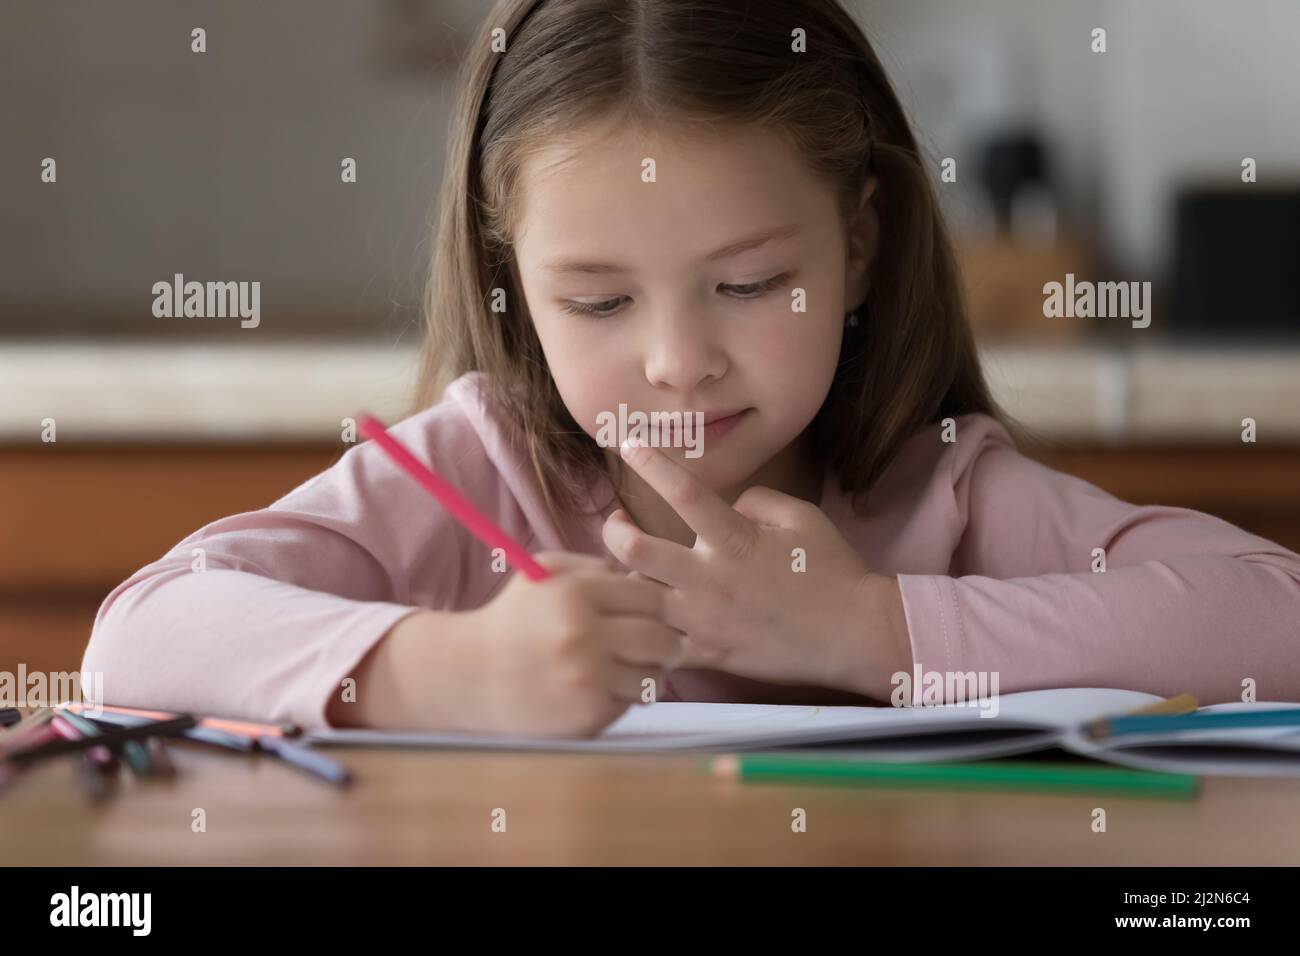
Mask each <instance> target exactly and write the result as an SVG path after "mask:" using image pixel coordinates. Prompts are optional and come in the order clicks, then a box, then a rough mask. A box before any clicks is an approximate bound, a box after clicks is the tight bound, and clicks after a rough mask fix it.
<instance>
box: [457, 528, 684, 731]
mask: <svg viewBox="0 0 1300 956" xmlns="http://www.w3.org/2000/svg"><path fill="white" fill-rule="evenodd" d="M537 561H538V563H539V564H541V565H542V566H543V567H545V568H546V569H547V570H548V571H552V572H554V573H553V574H552V576H551V577H549V578H547V579H546V580H544V581H530V580H529V579H528V578H526V577H525V576H524V575H522V574H516V575H515V576H514V577H513V578H511V579H510V581H508V582H507V583H506V585H505V587H503V588H502V589H501V591H500V592H498V593H497V595H496V596H495V597H494V598H493V599H492V600H491V601H489V602H488V603H487V604H485V605H483V606H482V607H480V608H478V609H476V610H474V611H470V612H467V613H468V617H467V622H466V628H465V630H464V631H463V632H462V633H463V634H464V635H465V636H466V640H464V641H463V642H462V646H463V647H464V655H465V658H464V661H463V664H464V667H465V669H464V670H463V671H462V673H463V674H464V678H465V680H466V681H467V682H469V683H470V684H471V685H472V686H473V692H474V693H473V697H474V702H473V704H472V705H469V706H471V708H472V709H473V711H474V715H473V717H472V721H471V722H472V723H473V724H474V725H475V727H476V728H477V729H479V730H481V731H488V732H493V733H502V734H523V735H528V736H536V737H551V736H562V737H568V736H584V737H585V736H591V735H593V734H596V733H598V732H599V731H600V730H602V729H603V728H604V727H605V726H606V725H608V724H609V723H611V722H612V721H614V720H615V719H616V718H618V717H619V716H620V715H622V713H623V712H624V711H625V710H627V708H628V705H629V704H632V703H639V702H641V701H642V700H643V699H644V694H645V688H646V687H647V685H646V684H645V683H644V681H645V680H646V679H647V678H649V679H650V680H653V681H654V682H655V684H654V686H655V687H656V688H658V687H662V686H663V675H664V671H665V670H666V669H668V668H669V667H673V666H676V665H677V662H678V661H679V659H680V658H681V655H682V651H683V640H682V635H681V634H680V633H678V632H677V631H676V630H674V629H673V628H671V627H668V626H667V625H666V624H664V623H663V620H662V614H663V593H662V589H661V588H660V586H659V585H657V584H655V583H654V582H653V581H646V580H644V579H640V578H636V577H633V576H631V575H628V574H627V573H625V572H623V571H617V570H614V569H612V568H611V567H610V566H609V565H608V564H606V563H605V562H604V561H603V560H601V559H600V558H595V557H592V556H590V555H583V554H573V553H569V552H563V551H560V552H544V553H542V554H539V555H537ZM434 639H436V635H435V636H434ZM657 693H658V691H657V690H656V691H655V694H656V695H657Z"/></svg>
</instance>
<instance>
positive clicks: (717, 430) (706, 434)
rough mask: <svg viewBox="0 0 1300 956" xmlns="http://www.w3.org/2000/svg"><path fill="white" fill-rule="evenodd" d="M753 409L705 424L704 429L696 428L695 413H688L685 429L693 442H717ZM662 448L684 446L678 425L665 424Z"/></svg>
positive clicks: (661, 432) (660, 439)
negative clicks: (678, 431) (678, 432)
mask: <svg viewBox="0 0 1300 956" xmlns="http://www.w3.org/2000/svg"><path fill="white" fill-rule="evenodd" d="M752 411H753V409H752V408H742V409H741V410H740V411H738V412H735V413H734V414H731V415H728V416H727V417H726V418H717V419H714V420H713V421H711V422H707V423H705V425H704V427H703V428H697V427H696V420H695V419H694V418H693V417H687V416H693V415H694V414H695V413H694V412H686V413H684V415H683V418H684V419H685V421H684V423H683V424H684V429H683V430H685V431H686V432H687V433H688V434H690V435H692V436H693V439H692V440H693V442H696V443H700V442H702V440H708V441H717V440H718V439H720V438H722V437H723V436H724V435H726V434H727V433H728V432H730V431H731V430H732V429H733V428H735V427H736V426H737V425H739V424H740V423H741V422H742V421H743V420H744V419H745V416H747V415H748V414H749V413H750V412H752ZM659 443H660V447H667V448H677V447H680V446H681V445H682V444H683V438H682V436H679V435H678V434H677V428H676V425H675V424H674V423H672V422H666V423H664V425H663V427H662V429H661V431H660V433H659Z"/></svg>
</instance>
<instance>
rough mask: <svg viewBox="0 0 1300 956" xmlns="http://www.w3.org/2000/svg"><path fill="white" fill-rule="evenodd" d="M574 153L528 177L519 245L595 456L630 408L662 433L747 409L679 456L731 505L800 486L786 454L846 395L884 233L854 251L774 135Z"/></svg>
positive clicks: (624, 137) (540, 316)
mask: <svg viewBox="0 0 1300 956" xmlns="http://www.w3.org/2000/svg"><path fill="white" fill-rule="evenodd" d="M575 141H576V142H579V143H581V145H580V146H579V147H577V148H575V147H574V146H573V145H572V143H568V144H566V145H557V146H552V147H548V148H547V149H545V150H544V151H542V152H541V153H537V154H534V155H533V157H532V158H531V160H530V161H529V163H528V164H527V165H526V166H525V169H524V171H523V177H522V181H523V183H524V186H523V195H522V196H521V197H520V200H521V202H522V206H521V218H520V220H519V229H518V233H517V234H516V235H515V237H514V240H515V242H514V244H515V254H516V263H517V268H518V277H519V280H520V282H521V284H522V287H523V290H524V295H525V297H526V298H527V301H528V308H529V311H530V312H531V314H532V317H533V322H534V324H535V326H536V329H537V335H538V338H539V340H540V342H541V345H542V348H543V350H544V352H545V354H546V360H547V363H548V364H549V366H550V370H551V374H552V376H553V377H554V379H555V382H556V385H557V387H558V390H559V392H560V395H561V397H562V398H563V400H564V403H565V405H566V406H567V407H568V409H569V412H570V414H572V415H573V417H574V420H575V421H577V422H578V423H579V424H580V425H581V426H582V428H583V429H584V430H585V431H586V432H587V433H588V434H589V435H591V436H592V438H593V439H595V438H597V437H598V433H599V432H600V428H601V424H602V422H603V421H613V422H615V423H617V422H618V421H619V405H620V403H622V404H624V405H626V406H627V413H628V414H630V413H632V412H634V411H641V412H644V413H646V414H647V416H648V415H649V413H652V412H674V411H677V412H688V413H689V412H705V413H706V417H708V418H712V417H713V415H715V414H718V413H724V414H725V413H727V412H731V411H738V410H746V411H745V413H744V414H743V415H742V416H741V417H740V418H739V419H737V420H736V422H735V423H734V426H733V427H731V428H730V430H729V431H727V432H726V433H725V434H716V432H717V430H716V429H710V430H709V431H706V432H705V433H704V434H703V436H702V440H701V436H699V435H698V434H697V435H696V440H697V441H699V442H700V444H699V445H698V446H697V448H698V450H691V449H688V448H684V447H672V448H669V449H668V454H670V455H671V456H672V457H673V458H674V459H676V460H677V461H678V462H679V463H680V464H682V465H683V466H685V467H686V468H688V469H689V470H690V471H692V472H693V473H694V474H695V475H696V476H697V477H699V478H701V479H702V480H703V481H704V482H705V483H706V484H707V485H709V486H710V487H711V488H713V489H715V490H718V491H722V490H724V489H731V488H736V487H743V486H744V485H745V484H746V481H747V479H750V478H753V477H754V476H755V475H756V473H759V472H760V471H761V472H762V475H768V474H771V473H772V472H773V471H774V470H775V471H776V472H777V473H783V474H789V473H790V472H789V470H788V466H789V462H786V463H785V467H782V463H781V459H782V457H783V453H784V457H789V455H791V454H793V453H795V452H796V451H797V448H798V446H797V445H795V444H794V441H795V439H796V438H798V437H799V436H800V435H801V434H802V433H803V431H804V429H805V428H806V427H807V426H808V424H809V423H810V422H811V421H812V419H813V417H814V416H815V415H816V413H817V411H818V409H819V408H820V407H821V405H822V401H823V400H824V399H825V397H826V394H827V392H828V390H829V389H830V384H831V379H832V376H833V375H834V372H835V366H836V363H837V361H838V359H839V354H840V345H841V341H842V336H843V333H844V315H845V312H846V311H848V309H849V308H852V307H853V306H854V305H856V304H857V303H858V302H859V301H860V300H861V295H862V286H861V282H862V278H863V276H864V274H865V270H866V266H867V264H868V262H869V259H870V256H869V252H870V251H871V247H872V245H873V244H874V231H873V230H868V231H866V232H865V233H863V235H864V236H865V237H866V239H865V240H864V241H861V242H860V241H857V240H854V241H850V236H853V235H854V234H855V233H854V232H853V231H850V232H846V230H845V227H844V225H843V223H842V221H841V218H840V215H839V212H838V210H837V208H836V203H835V197H834V195H833V193H832V192H831V190H830V189H829V188H828V187H826V186H824V185H823V184H822V183H821V182H820V181H818V180H817V179H815V178H813V177H812V176H811V175H810V174H809V173H808V172H807V171H806V170H805V169H804V167H803V166H802V164H801V162H800V160H799V157H798V154H797V153H796V152H795V151H794V150H793V148H792V147H790V146H789V145H787V144H786V142H785V141H784V140H783V139H781V138H780V137H779V136H778V135H776V134H774V133H771V132H768V131H764V130H759V129H746V130H743V131H728V132H725V133H724V132H717V133H714V134H712V135H711V136H708V137H702V136H701V135H698V134H692V135H691V136H690V137H689V138H686V137H683V136H681V135H678V136H671V135H667V134H663V135H658V134H657V135H653V136H647V135H645V134H637V133H633V132H632V131H631V130H630V129H625V128H623V127H620V126H615V127H613V128H612V129H611V130H609V131H608V132H605V133H603V134H598V135H593V136H592V137H590V138H578V139H576V140H575ZM651 160H653V166H652V165H651V163H650V162H649V161H651ZM869 196H870V189H868V191H867V192H866V193H865V194H864V208H866V207H865V200H866V199H869ZM872 221H873V222H874V219H873V220H872ZM797 290H802V296H798V295H797V294H796V291H797ZM800 307H801V308H802V309H804V310H805V311H799V310H798V309H799V308H800ZM570 310H572V311H570ZM602 413H603V414H602ZM614 428H615V433H617V428H618V426H617V424H615V426H614ZM608 431H609V429H606V432H607V433H608ZM617 437H618V439H621V438H622V437H623V436H622V435H618V436H617ZM683 437H685V436H678V440H677V444H678V445H681V439H682V438H683ZM688 451H690V454H688V453H687V452H688ZM616 454H617V448H611V449H609V450H607V451H606V457H607V458H610V457H612V456H613V455H616ZM762 475H760V477H761V476H762Z"/></svg>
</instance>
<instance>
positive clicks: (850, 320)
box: [844, 312, 858, 329]
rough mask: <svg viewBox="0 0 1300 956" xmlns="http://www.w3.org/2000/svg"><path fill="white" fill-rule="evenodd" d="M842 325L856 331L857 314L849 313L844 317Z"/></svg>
mask: <svg viewBox="0 0 1300 956" xmlns="http://www.w3.org/2000/svg"><path fill="white" fill-rule="evenodd" d="M844 324H845V325H846V326H848V327H849V328H851V329H856V328H857V327H858V313H857V312H850V313H849V314H848V315H846V316H845V317H844Z"/></svg>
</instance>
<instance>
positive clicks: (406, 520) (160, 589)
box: [82, 412, 481, 727]
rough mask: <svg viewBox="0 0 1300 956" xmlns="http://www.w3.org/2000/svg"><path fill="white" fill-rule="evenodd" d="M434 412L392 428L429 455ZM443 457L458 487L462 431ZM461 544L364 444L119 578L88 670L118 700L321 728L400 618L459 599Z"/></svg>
mask: <svg viewBox="0 0 1300 956" xmlns="http://www.w3.org/2000/svg"><path fill="white" fill-rule="evenodd" d="M431 416H432V417H437V416H436V415H435V414H434V413H433V412H425V413H422V414H421V416H417V418H418V419H423V420H424V426H423V427H422V426H421V424H420V422H419V421H418V420H417V419H407V420H406V421H404V422H402V423H399V424H398V425H396V426H394V427H393V429H392V432H393V434H394V435H396V436H397V437H398V439H399V440H401V441H402V442H403V443H405V444H407V446H408V447H410V448H411V450H412V452H413V453H414V454H415V455H416V456H417V457H418V458H420V459H421V460H422V461H425V462H426V463H428V462H430V460H431V454H430V450H431V449H430V445H431V444H432V443H433V442H432V439H431V438H430V437H429V433H430V432H432V431H433V429H432V428H431V422H430V417H431ZM444 434H445V431H444ZM439 451H440V452H441V454H439V455H438V464H437V465H436V467H440V468H442V469H444V472H443V473H444V474H446V475H447V476H448V477H449V479H451V480H452V481H453V482H455V481H457V480H464V479H463V476H462V475H461V474H460V472H459V470H458V469H456V468H455V467H454V465H455V463H456V462H457V461H458V460H460V459H462V458H464V457H465V455H466V451H465V448H464V447H463V443H457V439H456V438H455V437H454V436H453V438H452V439H450V440H449V443H448V444H445V445H443V446H441V447H440V448H439ZM479 457H480V458H481V456H479ZM463 546H464V538H463V532H462V531H461V529H460V527H459V525H456V524H455V522H454V521H452V520H451V519H450V518H449V517H447V515H446V513H445V512H444V511H443V510H442V509H441V508H439V507H437V506H436V503H435V502H433V501H432V499H430V498H428V496H427V494H426V493H425V492H424V491H423V490H422V489H421V488H420V487H419V486H418V485H417V484H416V483H415V482H414V481H412V480H411V479H410V478H409V477H407V476H406V474H405V473H403V472H401V471H399V470H398V469H397V467H396V466H394V465H393V464H392V463H391V462H390V461H389V460H388V459H387V458H386V457H384V455H383V452H382V450H380V449H378V448H376V447H374V446H373V445H372V444H370V443H366V444H364V445H359V446H356V447H354V448H351V449H349V450H348V451H347V452H346V453H345V454H344V455H343V457H342V458H341V459H340V460H339V461H338V462H336V463H335V464H334V465H333V466H332V467H330V468H329V469H327V470H326V471H324V472H322V473H321V474H319V475H317V476H315V477H314V478H312V479H311V480H309V481H307V482H305V483H304V484H303V485H301V486H299V487H298V488H296V489H294V490H293V491H292V492H290V493H289V494H288V495H286V496H285V497H283V498H281V499H280V500H279V501H276V502H275V503H273V504H271V505H270V506H268V507H266V508H264V509H261V510H259V511H252V512H248V513H244V514H236V515H231V516H229V517H226V518H222V519H220V520H218V521H215V522H213V523H211V524H209V525H207V526H206V527H204V528H201V529H200V530H198V531H196V532H194V533H193V534H191V535H190V536H189V537H187V538H185V539H184V540H183V541H181V542H180V543H179V544H177V545H176V546H175V547H174V548H172V549H171V551H169V552H168V553H167V554H166V555H164V556H163V557H162V558H160V559H159V560H157V561H155V562H153V563H152V564H149V565H147V566H146V567H144V568H142V569H140V570H139V571H137V572H136V573H135V574H133V575H132V576H131V577H130V578H128V579H127V580H126V581H124V582H122V583H121V584H120V585H118V586H117V587H116V588H115V589H114V590H113V591H112V592H111V593H110V594H109V595H108V596H107V598H106V599H105V600H104V602H103V604H102V605H101V607H100V609H99V613H98V615H97V616H96V619H95V624H94V628H93V631H92V634H91V638H90V643H89V646H88V647H87V649H86V654H85V658H84V660H83V663H82V667H83V669H84V670H86V671H91V672H101V673H102V674H103V675H104V677H103V681H104V683H103V687H104V697H105V701H104V702H105V703H108V704H121V705H127V706H138V707H147V708H155V709H160V710H184V711H192V712H195V713H199V714H211V715H221V716H229V717H236V718H244V719H248V720H260V721H286V720H287V721H294V722H296V723H298V724H301V725H303V726H305V727H319V726H324V725H325V706H326V703H327V701H328V700H329V695H330V694H332V693H335V692H338V690H339V688H340V683H341V681H342V680H343V678H344V677H346V676H348V675H349V674H350V673H351V672H352V669H353V668H354V667H355V665H356V664H357V663H358V662H359V661H360V659H361V658H362V657H364V656H365V654H366V653H367V651H369V650H370V648H371V647H372V646H373V645H374V644H375V643H376V642H377V641H378V639H379V638H380V637H381V636H382V635H383V634H384V633H385V632H386V631H387V630H388V629H389V628H390V627H391V626H392V625H393V624H394V623H396V622H397V621H398V620H399V619H400V618H402V617H404V616H406V615H407V614H409V613H411V612H413V611H415V610H416V609H417V608H418V607H421V606H423V607H435V608H451V607H452V606H453V605H454V604H455V603H456V602H457V601H458V599H459V596H460V594H461V591H462V583H463V582H462V581H461V575H462V563H463V560H462V559H463V553H462V551H463ZM199 549H201V550H199ZM200 560H201V561H202V564H203V566H204V568H205V569H203V570H196V567H197V565H198V562H199V561H200ZM413 578H418V580H413Z"/></svg>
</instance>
